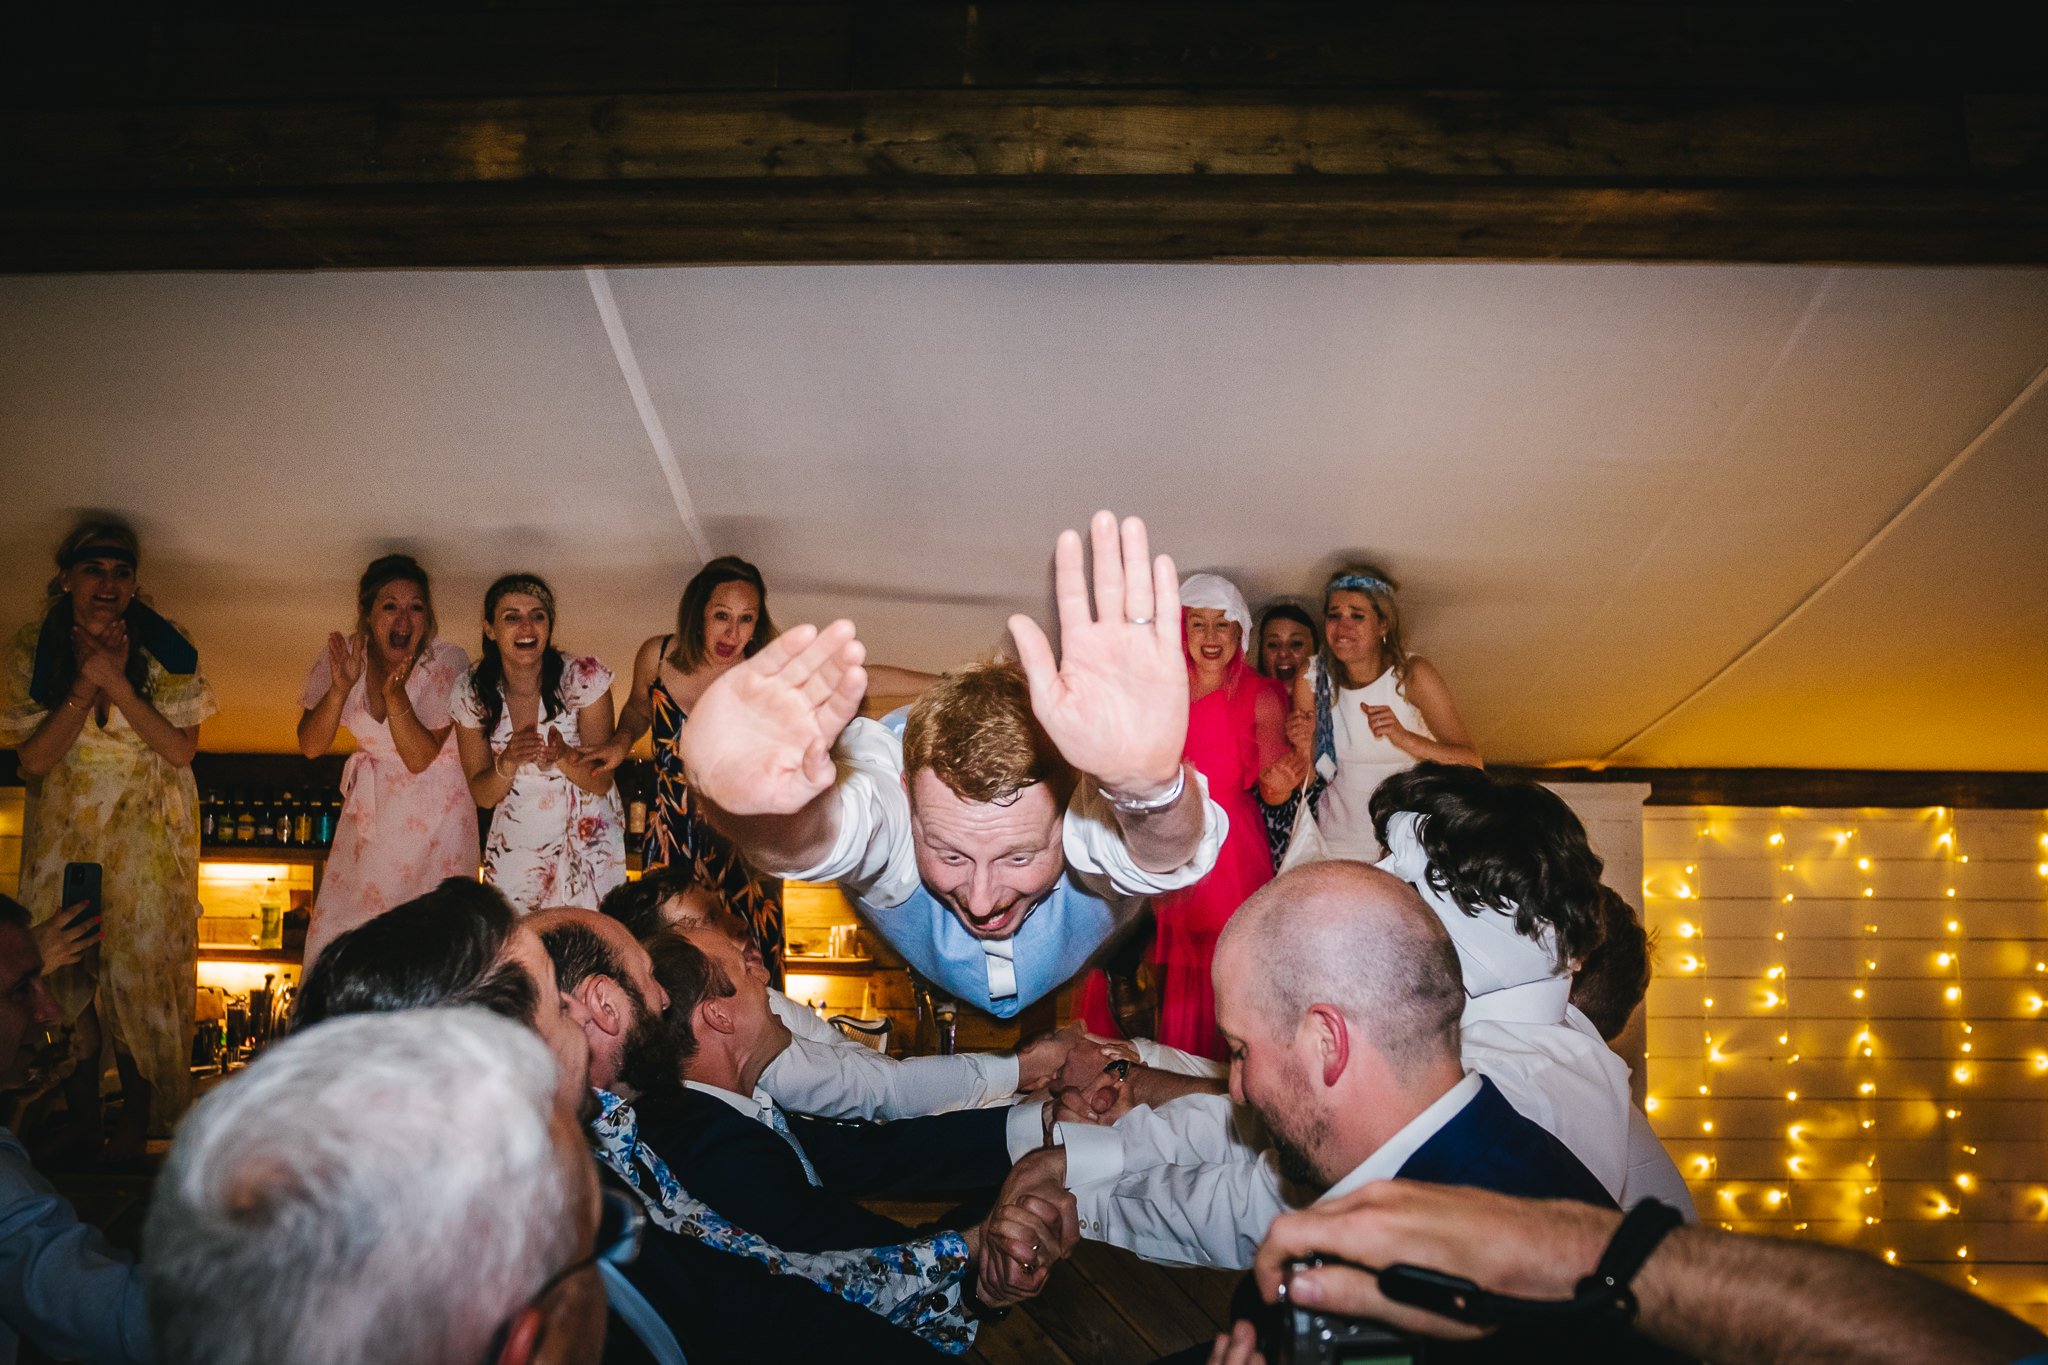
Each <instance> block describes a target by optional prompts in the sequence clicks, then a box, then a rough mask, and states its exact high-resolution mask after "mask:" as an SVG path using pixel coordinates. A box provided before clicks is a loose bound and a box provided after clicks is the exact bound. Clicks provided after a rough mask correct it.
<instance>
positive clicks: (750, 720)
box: [681, 621, 867, 815]
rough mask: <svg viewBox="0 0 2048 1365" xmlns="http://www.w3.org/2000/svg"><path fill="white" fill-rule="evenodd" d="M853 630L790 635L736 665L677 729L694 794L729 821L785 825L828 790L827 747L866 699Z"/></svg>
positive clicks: (803, 630) (845, 624) (837, 627)
mask: <svg viewBox="0 0 2048 1365" xmlns="http://www.w3.org/2000/svg"><path fill="white" fill-rule="evenodd" d="M863 657H865V650H864V648H863V646H862V645H861V643H860V641H858V640H856V639H855V638H854V635H853V623H852V622H851V621H834V622H833V623H832V624H831V625H829V626H827V627H825V629H824V630H823V631H820V630H818V629H817V627H815V626H797V627H795V628H793V629H791V630H788V631H785V632H784V633H783V634H782V635H780V636H777V637H776V638H775V639H774V640H772V641H770V642H769V643H768V645H767V646H766V647H764V648H763V649H762V650H761V652H760V653H758V654H756V655H755V656H754V657H753V658H751V659H747V660H745V661H743V662H741V663H738V664H735V665H734V666H733V667H732V668H731V669H729V670H727V672H726V674H725V676H724V677H722V678H720V679H719V680H718V681H717V682H715V683H713V684H711V686H710V687H708V688H706V689H705V691H704V695H703V696H702V697H700V698H698V701H697V707H696V709H695V710H694V711H693V712H692V713H691V715H690V719H689V723H688V724H686V725H684V726H683V733H682V740H681V747H682V756H683V765H684V767H685V769H686V770H687V771H688V773H689V777H690V784H691V786H692V788H693V790H695V791H696V793H697V794H698V795H699V796H700V797H702V798H703V799H705V800H707V801H709V802H711V803H712V804H713V805H715V806H717V807H719V808H720V809H721V810H725V811H728V812H730V813H731V814H733V815H790V814H794V813H795V812H797V811H799V810H802V809H803V808H804V806H805V805H807V804H809V802H810V801H811V800H812V799H813V798H815V797H816V796H817V795H818V794H819V793H820V792H822V791H824V790H825V789H826V788H828V787H830V786H831V785H832V778H833V766H832V753H831V750H832V742H833V741H834V740H836V739H838V738H839V732H840V731H841V730H844V729H845V728H846V723H847V722H848V721H850V720H852V719H853V717H854V715H855V713H856V712H858V711H859V709H860V699H861V694H862V693H863V692H865V691H866V690H867V671H866V670H865V669H863V668H862V667H861V660H862V659H863Z"/></svg>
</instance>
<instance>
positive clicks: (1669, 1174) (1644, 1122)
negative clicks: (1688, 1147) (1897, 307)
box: [1615, 1104, 1700, 1223]
mask: <svg viewBox="0 0 2048 1365" xmlns="http://www.w3.org/2000/svg"><path fill="white" fill-rule="evenodd" d="M1645 1199H1655V1200H1657V1201H1658V1202H1659V1203H1663V1204H1669V1205H1670V1206H1671V1207H1672V1208H1674V1209H1677V1210H1678V1211H1679V1212H1680V1213H1682V1214H1684V1215H1685V1221H1686V1222H1688V1223H1697V1222H1699V1221H1700V1215H1699V1210H1698V1209H1696V1208H1695V1207H1693V1202H1692V1191H1691V1190H1689V1189H1687V1188H1686V1186H1685V1177H1684V1176H1682V1175H1680V1174H1679V1173H1678V1167H1677V1165H1676V1164H1674V1163H1673V1162H1672V1160H1671V1153H1669V1152H1667V1151H1665V1150H1664V1144H1663V1143H1661V1142H1659V1141H1658V1140H1657V1134H1656V1132H1655V1131H1654V1130H1653V1129H1652V1128H1651V1127H1650V1120H1649V1117H1648V1116H1647V1115H1645V1114H1644V1113H1643V1111H1642V1110H1640V1109H1638V1108H1636V1107H1635V1106H1634V1105H1633V1104H1631V1105H1630V1106H1629V1107H1628V1174H1627V1175H1625V1176H1623V1177H1622V1181H1621V1198H1620V1199H1618V1200H1616V1201H1615V1202H1616V1203H1618V1204H1620V1205H1621V1206H1622V1207H1623V1208H1625V1209H1632V1208H1634V1207H1635V1206H1636V1205H1638V1204H1640V1203H1642V1202H1643V1201H1644V1200H1645Z"/></svg>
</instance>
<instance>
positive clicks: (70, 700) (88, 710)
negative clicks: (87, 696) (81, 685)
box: [64, 693, 92, 716]
mask: <svg viewBox="0 0 2048 1365" xmlns="http://www.w3.org/2000/svg"><path fill="white" fill-rule="evenodd" d="M64 704H65V705H66V706H75V707H77V708H78V709H79V710H80V711H83V712H84V713H85V714H86V715H88V716H89V715H91V714H92V707H91V706H89V705H87V704H86V703H84V702H82V701H80V700H79V699H78V698H76V697H74V696H71V695H69V694H68V693H67V694H66V695H65V698H64Z"/></svg>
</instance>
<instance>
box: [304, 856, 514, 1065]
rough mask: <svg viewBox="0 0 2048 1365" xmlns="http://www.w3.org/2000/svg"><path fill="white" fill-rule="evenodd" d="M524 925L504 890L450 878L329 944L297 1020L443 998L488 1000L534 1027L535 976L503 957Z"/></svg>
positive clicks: (488, 1005)
mask: <svg viewBox="0 0 2048 1365" xmlns="http://www.w3.org/2000/svg"><path fill="white" fill-rule="evenodd" d="M517 926H518V920H517V919H515V918H514V917H513V914H512V907H511V906H509V905H507V904H506V903H505V898H504V897H503V896H502V895H500V894H499V893H498V892H497V890H496V889H495V888H493V887H489V886H485V885H484V884H483V883H481V882H478V881H475V880H473V879H471V878H468V877H450V878H448V879H447V880H446V881H444V882H442V883H441V884H440V885H439V886H437V887H435V888H434V889H433V890H432V891H429V892H428V893H427V894H426V895H424V896H416V897H414V898H413V899H412V900H409V901H406V902H405V903H404V904H402V905H397V906H393V907H392V908H391V909H389V910H387V911H385V912H384V913H383V914H381V915H379V916H377V918H375V919H373V920H371V921H369V922H368V923H367V924H363V925H359V926H357V927H356V928H354V929H351V930H349V931H348V932H347V933H345V934H342V935H341V936H340V937H338V938H336V939H335V940H334V941H333V942H332V943H330V944H328V945H327V947H326V949H325V950H324V951H322V952H321V954H320V956H319V957H318V958H317V959H315V961H314V963H313V966H312V967H311V968H310V969H309V970H308V971H307V972H306V979H305V981H304V982H303V983H302V984H301V986H300V989H299V998H298V1004H297V1006H296V1007H295V1008H294V1012H293V1022H292V1027H293V1028H294V1029H305V1028H311V1027H313V1026H314V1025H315V1024H318V1023H320V1022H321V1021H322V1020H324V1019H333V1018H336V1017H338V1016H340V1015H344V1014H377V1013H382V1012H384V1011H387V1010H403V1009H421V1008H426V1007H431V1006H435V1005H480V1006H482V1007H483V1008H484V1009H487V1010H490V1011H491V1012H492V1013H493V1014H501V1015H503V1016H505V1017H506V1018H507V1019H515V1020H517V1021H519V1022H520V1023H522V1024H526V1025H528V1026H531V1025H532V1024H533V1022H534V1018H535V1013H536V1006H537V1005H538V1004H539V1003H540V1000H539V996H538V995H537V994H536V992H535V988H534V984H533V978H532V977H530V976H528V975H527V974H526V972H525V970H524V969H523V968H521V967H520V966H519V964H518V963H516V962H505V961H502V960H501V957H502V955H503V953H504V951H505V944H506V942H507V941H508V940H509V939H510V938H511V937H512V931H513V930H514V929H515V928H516V927H517Z"/></svg>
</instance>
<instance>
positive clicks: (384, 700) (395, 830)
mask: <svg viewBox="0 0 2048 1365" xmlns="http://www.w3.org/2000/svg"><path fill="white" fill-rule="evenodd" d="M434 630H435V622H434V598H433V592H432V589H431V588H430V587H429V586H428V583H427V571H426V570H425V569H423V568H421V567H420V566H419V563H418V562H417V561H415V560H414V559H413V558H412V557H411V556H410V555H385V556H384V557H383V558H381V559H378V560H376V561H375V562H373V563H372V564H371V565H370V567H369V568H367V569H365V570H363V577H362V581H361V582H360V583H359V584H358V586H357V590H356V629H355V633H354V634H353V635H350V636H348V637H346V638H344V637H343V636H342V635H341V634H340V633H339V632H337V633H335V634H332V635H329V636H328V637H327V648H326V649H325V650H324V651H323V652H322V653H321V655H320V657H319V658H318V659H316V660H314V662H313V669H312V672H310V673H309V674H308V675H307V676H306V688H305V691H304V692H303V693H302V694H301V696H300V697H299V705H300V706H302V707H304V708H305V714H304V715H302V716H301V717H300V718H299V751H300V752H301V753H303V754H305V756H306V757H307V758H318V757H319V756H320V755H321V754H324V753H326V752H327V750H328V748H329V747H330V746H331V745H332V744H333V743H334V737H335V734H336V732H338V731H339V730H341V729H343V728H346V729H347V730H348V732H349V734H351V735H353V736H354V737H355V741H356V746H357V747H356V751H355V753H353V754H351V755H349V760H348V766H347V767H346V768H344V769H342V774H341V791H342V807H341V823H340V825H339V827H337V828H336V829H335V831H334V847H333V849H332V851H330V852H329V853H328V855H327V871H326V873H325V875H323V876H322V877H321V879H320V895H319V899H318V900H316V901H315V902H314V904H313V925H312V928H311V929H310V930H308V931H307V934H306V965H307V966H309V967H310V966H312V965H313V959H314V958H315V957H316V956H318V955H319V953H320V950H321V949H322V948H324V947H326V946H327V944H329V943H330V942H332V941H333V940H334V938H335V936H336V935H338V934H344V933H347V932H348V931H349V930H350V929H353V928H355V927H356V926H357V925H359V924H363V923H366V922H367V921H369V920H373V919H375V918H376V917H377V916H379V915H381V914H383V913H384V912H385V911H386V910H389V909H390V908H391V907H392V906H394V905H398V904H400V903H401V902H404V901H409V900H411V899H412V898H413V897H414V896H419V895H424V894H425V893H426V892H428V891H431V890H433V889H434V888H435V887H436V886H438V885H440V883H441V882H442V880H443V879H444V878H448V877H469V876H474V875H475V874H476V864H477V847H476V803H475V802H474V801H472V800H470V798H469V783H468V781H467V779H466V777H465V776H464V774H463V771H462V759H461V756H460V755H459V754H458V752H457V750H456V747H455V746H454V745H453V744H450V743H449V742H448V732H449V731H450V730H452V729H454V728H455V723H454V721H453V719H452V718H451V717H450V716H449V714H448V699H449V697H450V695H451V694H452V693H453V692H454V691H455V685H456V683H457V682H459V681H460V680H461V679H462V677H463V675H464V674H466V673H467V672H468V671H469V656H468V655H467V654H465V653H463V652H462V647H461V646H460V645H457V644H454V643H452V642H450V641H447V640H442V639H437V638H436V637H435V633H434Z"/></svg>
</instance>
